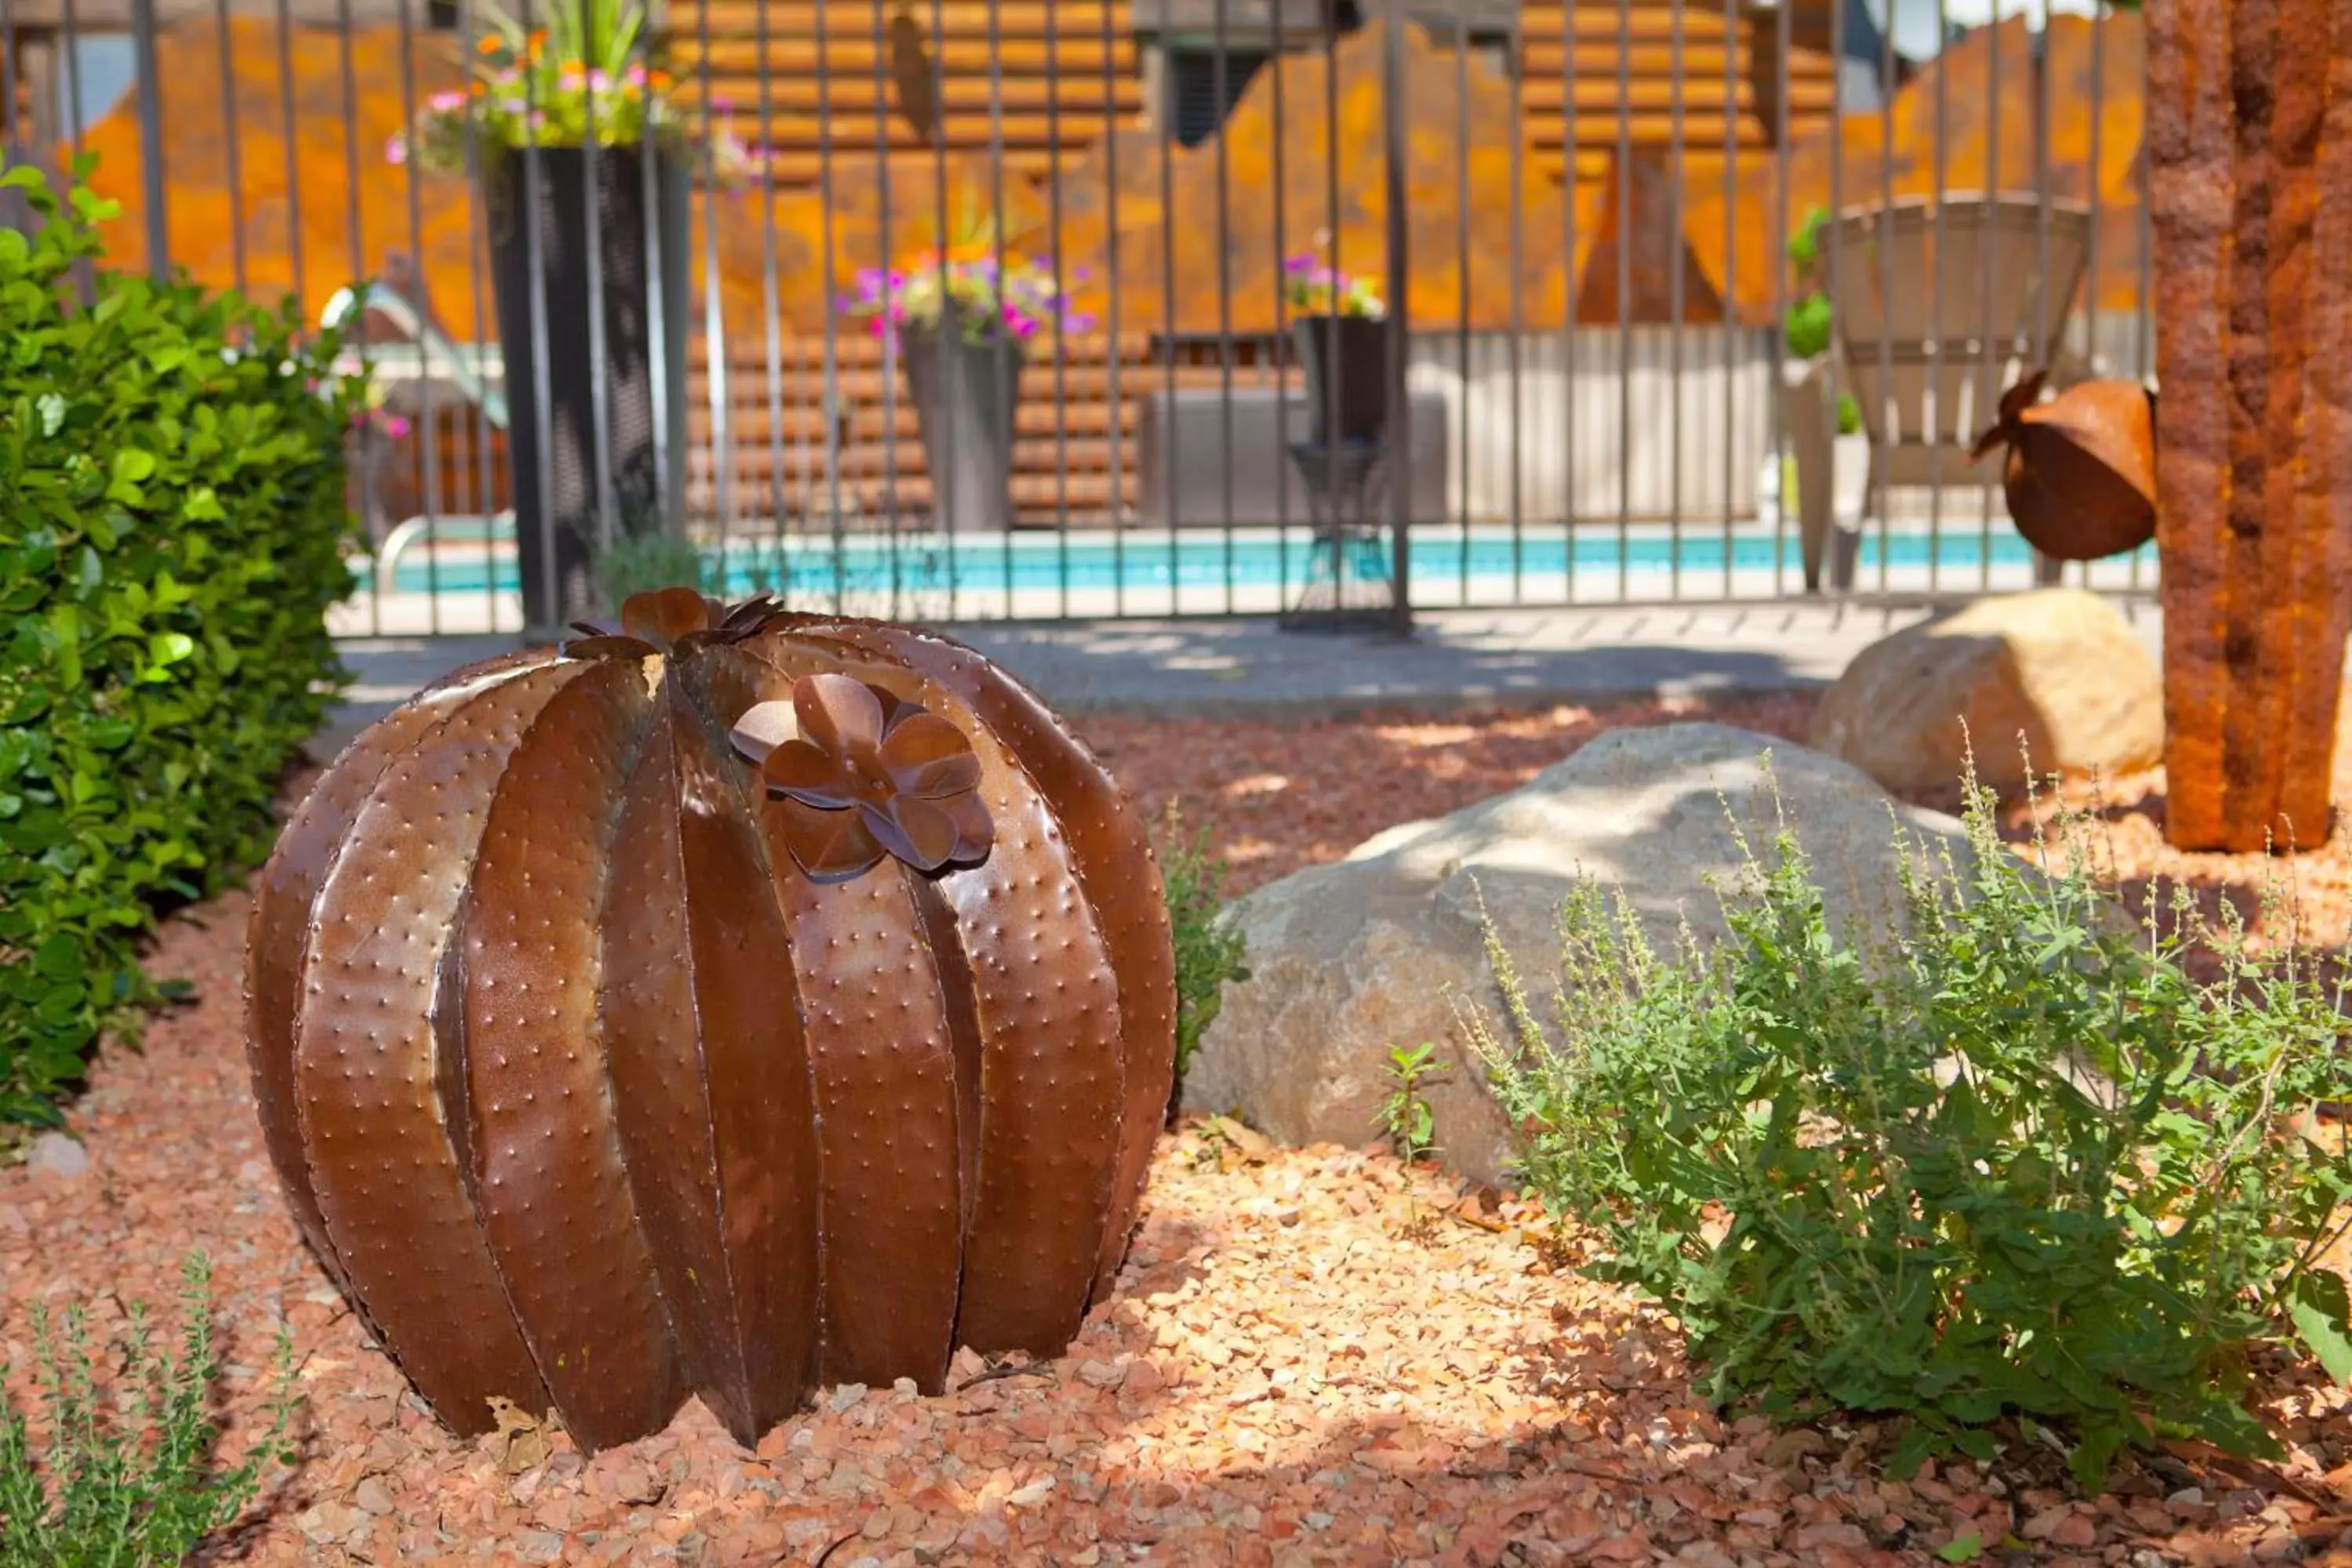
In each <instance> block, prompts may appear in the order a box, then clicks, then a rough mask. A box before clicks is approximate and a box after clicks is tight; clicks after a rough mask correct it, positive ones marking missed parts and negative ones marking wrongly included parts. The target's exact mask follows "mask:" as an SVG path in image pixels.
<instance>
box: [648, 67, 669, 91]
mask: <svg viewBox="0 0 2352 1568" xmlns="http://www.w3.org/2000/svg"><path fill="white" fill-rule="evenodd" d="M646 80H647V81H648V82H650V83H652V84H653V89H654V90H655V91H656V92H667V91H668V90H669V86H670V75H669V72H667V71H656V72H654V73H653V74H652V75H651V76H649V77H647V78H646Z"/></svg>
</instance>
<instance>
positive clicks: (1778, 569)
mask: <svg viewBox="0 0 2352 1568" xmlns="http://www.w3.org/2000/svg"><path fill="white" fill-rule="evenodd" d="M1773 10H1774V13H1775V15H1774V16H1773V18H1772V26H1773V30H1774V39H1773V50H1772V53H1773V57H1774V63H1773V67H1772V70H1773V75H1774V76H1775V77H1776V78H1777V80H1776V81H1775V82H1774V84H1773V85H1774V88H1775V91H1774V93H1773V110H1772V121H1773V123H1772V174H1773V179H1772V230H1771V235H1770V241H1771V243H1770V244H1769V245H1768V246H1767V247H1765V251H1764V259H1765V263H1766V265H1767V267H1768V268H1769V269H1770V272H1771V276H1772V321H1771V325H1770V328H1769V331H1770V333H1771V336H1770V337H1769V339H1768V340H1767V341H1768V342H1770V343H1771V345H1772V358H1771V384H1770V396H1771V399H1772V418H1771V426H1770V429H1771V443H1770V445H1769V447H1768V450H1769V452H1770V453H1771V455H1772V493H1773V494H1774V495H1775V496H1776V497H1778V498H1779V499H1778V500H1777V502H1776V504H1775V505H1774V506H1773V508H1772V595H1773V597H1775V598H1780V597H1784V596H1785V595H1787V594H1788V592H1789V510H1790V507H1789V501H1790V496H1791V494H1792V492H1793V491H1794V489H1795V488H1796V487H1795V486H1793V485H1791V484H1790V483H1789V472H1790V468H1792V467H1793V466H1794V465H1793V464H1791V463H1790V461H1789V454H1788V452H1787V449H1786V448H1787V446H1788V442H1787V436H1788V431H1787V429H1786V426H1785V423H1784V421H1783V419H1782V417H1781V404H1782V401H1783V400H1784V399H1785V398H1786V397H1787V396H1788V392H1787V387H1788V384H1789V375H1788V370H1787V368H1786V361H1787V357H1788V352H1789V324H1788V323H1789V205H1790V203H1789V195H1790V193H1789V163H1790V148H1789V50H1790V43H1791V41H1792V37H1793V35H1792V32H1791V28H1790V16H1789V13H1790V7H1789V6H1786V5H1779V6H1775V7H1774V8H1773ZM1832 90H1834V83H1832ZM1830 134H1831V135H1832V137H1834V136H1835V135H1836V134H1837V126H1836V124H1835V123H1834V121H1832V124H1831V127H1830ZM1834 428H1835V426H1834V425H1832V429H1834ZM1832 450H1834V447H1832Z"/></svg>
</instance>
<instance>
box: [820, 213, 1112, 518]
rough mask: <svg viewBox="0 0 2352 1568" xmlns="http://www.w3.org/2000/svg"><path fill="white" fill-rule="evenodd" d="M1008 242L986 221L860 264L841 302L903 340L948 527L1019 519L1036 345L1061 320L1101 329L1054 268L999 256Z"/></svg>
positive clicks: (938, 509)
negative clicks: (946, 241) (887, 261)
mask: <svg viewBox="0 0 2352 1568" xmlns="http://www.w3.org/2000/svg"><path fill="white" fill-rule="evenodd" d="M1001 248H1002V247H1000V246H999V245H998V244H997V242H996V240H995V237H994V235H993V232H992V230H989V229H986V228H983V229H982V230H981V231H979V232H977V233H971V234H967V235H966V236H965V237H962V238H961V240H960V241H959V242H957V243H956V244H953V245H950V246H949V247H945V248H944V249H942V248H939V247H934V248H931V249H929V250H926V251H924V252H922V253H921V254H919V255H918V256H916V257H914V258H911V259H909V260H908V262H906V263H905V264H903V265H901V266H898V267H890V268H865V269H863V270H861V271H860V272H858V274H857V275H856V279H855V283H854V287H853V288H852V289H851V290H850V291H849V293H848V294H847V295H846V296H845V298H844V299H843V300H842V301H841V304H842V309H843V310H845V312H846V313H847V314H848V315H849V316H850V317H851V318H853V319H854V320H856V321H863V322H864V323H866V330H867V331H871V332H873V333H874V334H875V335H877V337H878V336H881V335H883V334H885V333H887V334H890V335H891V336H893V337H894V338H895V339H896V341H897V343H898V351H899V360H900V363H902V364H904V365H905V367H906V372H907V389H908V394H909V395H910V396H911V397H912V399H913V401H914V405H915V421H916V426H917V428H918V429H919V431H920V433H921V436H922V442H923V460H924V464H925V466H926V468H928V470H929V474H930V476H931V510H932V516H933V519H934V521H935V524H936V526H937V527H938V528H939V529H940V530H941V531H959V530H1001V529H1004V528H1009V527H1010V526H1012V522H1013V499H1012V478H1013V408H1014V405H1016V403H1017V402H1018V401H1019V396H1020V387H1021V372H1022V367H1023V366H1024V363H1026V361H1027V359H1028V349H1029V344H1030V342H1032V341H1033V340H1034V339H1035V338H1036V336H1037V335H1038V334H1039V333H1040V332H1044V331H1048V330H1049V329H1050V328H1053V327H1055V325H1057V324H1058V326H1059V327H1060V329H1061V331H1064V332H1077V331H1087V329H1088V328H1089V327H1091V326H1092V325H1093V322H1092V321H1091V320H1090V319H1089V318H1087V316H1085V315H1083V314H1081V313H1080V312H1078V311H1076V310H1072V309H1070V306H1069V300H1068V298H1067V296H1066V295H1065V294H1064V293H1063V292H1062V290H1061V289H1060V288H1059V287H1058V286H1057V285H1056V283H1055V278H1054V274H1053V271H1052V269H1051V268H1049V267H1047V266H1045V265H1044V264H1041V263H1039V262H1037V261H1035V260H1033V259H1030V258H1025V257H1023V256H1021V255H1019V254H1017V253H1007V254H1005V255H1004V256H1003V258H1002V260H1001V261H1000V258H999V255H998V252H999V250H1000V249H1001Z"/></svg>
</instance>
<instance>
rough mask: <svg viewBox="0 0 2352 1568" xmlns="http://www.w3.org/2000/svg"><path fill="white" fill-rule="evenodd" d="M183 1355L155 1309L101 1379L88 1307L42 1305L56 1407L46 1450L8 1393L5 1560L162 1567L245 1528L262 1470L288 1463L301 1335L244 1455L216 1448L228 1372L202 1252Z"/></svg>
mask: <svg viewBox="0 0 2352 1568" xmlns="http://www.w3.org/2000/svg"><path fill="white" fill-rule="evenodd" d="M180 1304H181V1310H182V1314H183V1322H182V1325H181V1330H180V1340H179V1345H178V1350H177V1352H176V1353H173V1352H171V1351H168V1350H159V1349H158V1348H157V1346H156V1344H155V1341H154V1335H153V1332H152V1329H151V1328H150V1326H149V1324H148V1321H147V1314H146V1310H145V1309H144V1308H143V1307H138V1306H134V1307H132V1308H131V1313H130V1319H131V1321H130V1325H129V1328H128V1331H127V1332H126V1334H125V1336H124V1342H123V1343H122V1345H121V1347H120V1350H119V1357H118V1355H117V1353H116V1352H113V1351H111V1350H110V1352H108V1353H107V1358H106V1359H107V1360H108V1361H109V1362H110V1363H111V1364H114V1365H116V1366H118V1367H119V1369H120V1370H119V1372H117V1373H116V1374H115V1375H114V1376H112V1377H111V1378H110V1379H108V1380H107V1386H105V1387H103V1388H102V1387H101V1386H100V1379H99V1376H98V1372H97V1368H98V1365H99V1363H100V1352H99V1351H98V1350H97V1349H96V1348H94V1347H93V1346H92V1344H91V1342H90V1334H89V1322H88V1320H87V1319H86V1318H85V1316H84V1315H83V1312H82V1310H81V1309H80V1308H79V1307H76V1308H73V1309H71V1310H68V1313H67V1314H66V1319H65V1322H64V1325H63V1328H62V1331H58V1330H57V1328H56V1327H55V1326H54V1325H52V1324H51V1322H50V1321H49V1320H48V1318H47V1314H46V1313H45V1312H44V1311H42V1310H41V1309H39V1308H38V1307H36V1308H35V1309H34V1316H33V1342H34V1350H33V1359H34V1367H33V1372H34V1380H35V1382H36V1384H37V1385H38V1388H39V1390H40V1394H41V1403H44V1404H46V1405H47V1421H46V1422H45V1423H44V1426H45V1427H46V1430H47V1446H46V1447H45V1448H44V1449H43V1450H42V1451H41V1452H40V1453H38V1454H36V1452H35V1451H34V1447H33V1428H32V1424H31V1422H30V1420H29V1419H28V1418H27V1417H26V1415H25V1413H24V1412H23V1411H22V1410H20V1409H19V1408H17V1406H16V1404H15V1402H14V1401H13V1400H9V1399H7V1398H6V1397H5V1394H0V1568H37V1565H38V1568H151V1565H152V1568H162V1565H163V1564H167V1563H180V1562H182V1561H183V1560H184V1559H185V1558H186V1556H187V1555H188V1553H189V1552H192V1551H194V1549H195V1546H196V1544H197V1543H198V1542H201V1541H202V1540H203V1539H204V1538H205V1536H206V1535H208V1534H210V1533H211V1532H213V1531H215V1530H219V1529H221V1528H223V1527H224V1526H226V1525H229V1524H231V1523H234V1522H235V1521H236V1519H237V1518H238V1516H239V1515H241V1514H243V1513H244V1512H245V1510H247V1508H248V1507H250V1506H251V1505H252V1503H253V1501H254V1500H255V1498H256V1497H257V1496H258V1495H259V1493H260V1490H261V1483H262V1478H263V1477H264V1476H265V1475H266V1474H267V1473H268V1470H269V1469H270V1468H272V1467H273V1466H277V1465H284V1464H290V1463H292V1462H293V1459H294V1450H293V1447H292V1445H291V1443H290V1442H289V1440H288V1434H289V1429H290V1426H291V1424H292V1421H293V1415H294V1405H295V1399H294V1394H293V1388H294V1378H293V1341H292V1339H291V1338H290V1337H289V1336H287V1335H285V1334H281V1335H280V1337H279V1339H278V1356H277V1363H276V1367H277V1371H276V1375H275V1378H274V1389H273V1394H272V1402H271V1418H270V1425H269V1428H268V1432H267V1433H265V1434H264V1436H262V1438H261V1440H260V1441H259V1442H258V1443H257V1444H256V1445H255V1446H254V1447H253V1449H252V1450H251V1451H250V1452H249V1453H247V1455H246V1456H245V1457H244V1458H243V1459H241V1460H240V1461H239V1462H238V1463H237V1464H236V1465H235V1466H234V1467H231V1468H222V1467H221V1466H220V1464H219V1463H218V1461H217V1460H216V1458H215V1455H214V1446H215V1443H216V1441H217V1440H218V1438H219V1435H220V1434H219V1428H218V1426H217V1425H216V1424H215V1421H214V1418H213V1405H212V1401H213V1391H214V1384H215V1382H216V1381H217V1380H218V1378H219V1376H220V1363H219V1362H218V1361H217V1360H216V1359H215V1354H214V1351H213V1340H212V1270H211V1268H210V1265H209V1264H208V1263H207V1262H206V1261H205V1258H204V1255H203V1254H201V1253H197V1254H194V1255H192V1256H191V1257H190V1258H188V1260H187V1262H186V1263H185V1264H184V1266H183V1268H182V1270H181V1292H180Z"/></svg>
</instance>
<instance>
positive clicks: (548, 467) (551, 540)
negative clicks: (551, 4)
mask: <svg viewBox="0 0 2352 1568" xmlns="http://www.w3.org/2000/svg"><path fill="white" fill-rule="evenodd" d="M341 3H342V4H344V5H348V4H349V0H341ZM531 4H532V0H522V29H523V35H524V37H530V32H531V21H532V17H531ZM540 112H541V110H540V106H539V81H538V77H537V75H536V73H533V72H525V73H524V76H523V118H524V122H525V123H526V124H533V123H536V122H537V119H538V116H539V114H540ZM521 152H522V216H523V262H524V272H525V275H526V276H527V277H528V278H529V279H530V343H531V350H532V352H531V356H530V378H531V422H532V424H533V425H534V426H536V429H535V431H534V432H533V433H534V435H535V437H536V438H537V440H538V460H537V464H536V467H537V468H538V469H539V516H538V518H537V519H536V520H535V521H526V520H525V519H523V518H521V517H517V518H516V519H515V530H516V537H517V538H520V536H521V531H522V530H523V529H524V528H525V527H526V526H536V527H537V528H538V530H539V538H540V551H541V555H540V559H541V561H543V562H544V563H546V566H545V571H544V574H543V576H544V582H543V584H542V586H543V589H544V593H543V595H542V598H543V601H544V602H543V603H542V604H541V605H540V606H539V613H540V614H541V616H544V617H545V619H544V620H543V621H541V625H542V626H561V625H562V623H563V620H564V613H563V612H564V609H565V607H566V606H565V605H564V603H563V580H562V572H561V571H560V570H559V565H558V563H559V557H558V555H557V553H556V535H555V411H554V406H553V405H554V390H555V389H554V376H553V374H552V373H551V366H550V365H549V363H548V358H549V353H548V350H549V334H548V314H547V225H546V216H545V214H544V213H543V212H542V211H541V207H542V205H543V204H544V203H545V201H546V192H547V167H546V164H545V162H544V161H543V160H542V159H541V155H540V145H539V138H538V137H536V136H528V135H527V136H525V137H524V138H523V144H522V149H521ZM508 374H509V379H511V377H512V374H513V373H512V371H511V370H509V373H508ZM530 613H531V612H530V606H529V605H525V606H524V608H523V617H524V620H525V622H526V623H528V621H529V620H530Z"/></svg>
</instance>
